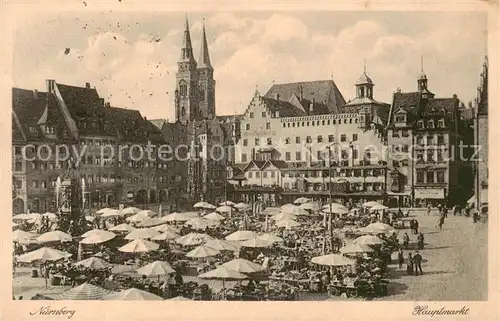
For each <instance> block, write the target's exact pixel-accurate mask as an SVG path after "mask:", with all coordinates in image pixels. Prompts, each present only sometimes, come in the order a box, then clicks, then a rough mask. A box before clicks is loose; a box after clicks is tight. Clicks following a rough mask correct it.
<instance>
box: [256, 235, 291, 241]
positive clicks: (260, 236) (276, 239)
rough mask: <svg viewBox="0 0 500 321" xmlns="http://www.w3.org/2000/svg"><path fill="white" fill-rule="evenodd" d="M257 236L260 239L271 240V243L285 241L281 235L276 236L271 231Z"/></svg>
mask: <svg viewBox="0 0 500 321" xmlns="http://www.w3.org/2000/svg"><path fill="white" fill-rule="evenodd" d="M257 238H258V239H261V240H269V241H271V242H273V243H279V242H284V241H285V240H283V239H282V238H281V237H279V236H276V235H274V234H271V233H266V234H262V235H259V236H258V237H257Z"/></svg>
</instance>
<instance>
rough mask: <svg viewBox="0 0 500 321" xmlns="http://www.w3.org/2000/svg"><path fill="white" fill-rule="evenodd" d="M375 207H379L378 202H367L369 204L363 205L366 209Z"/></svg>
mask: <svg viewBox="0 0 500 321" xmlns="http://www.w3.org/2000/svg"><path fill="white" fill-rule="evenodd" d="M375 205H380V203H379V202H375V201H369V202H365V203H363V207H367V208H370V207H373V206H375Z"/></svg>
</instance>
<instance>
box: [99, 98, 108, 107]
mask: <svg viewBox="0 0 500 321" xmlns="http://www.w3.org/2000/svg"><path fill="white" fill-rule="evenodd" d="M99 101H100V102H101V106H102V107H106V103H105V102H104V98H99Z"/></svg>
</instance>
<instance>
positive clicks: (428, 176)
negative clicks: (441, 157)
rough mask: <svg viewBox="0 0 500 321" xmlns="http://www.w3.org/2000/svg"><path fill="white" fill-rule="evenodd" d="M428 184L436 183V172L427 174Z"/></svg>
mask: <svg viewBox="0 0 500 321" xmlns="http://www.w3.org/2000/svg"><path fill="white" fill-rule="evenodd" d="M427 183H434V172H433V171H429V172H427Z"/></svg>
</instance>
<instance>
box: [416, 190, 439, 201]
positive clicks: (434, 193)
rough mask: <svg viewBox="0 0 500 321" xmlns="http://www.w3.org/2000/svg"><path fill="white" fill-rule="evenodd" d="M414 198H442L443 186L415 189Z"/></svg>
mask: <svg viewBox="0 0 500 321" xmlns="http://www.w3.org/2000/svg"><path fill="white" fill-rule="evenodd" d="M415 198H420V199H426V198H428V199H444V188H425V189H415Z"/></svg>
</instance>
